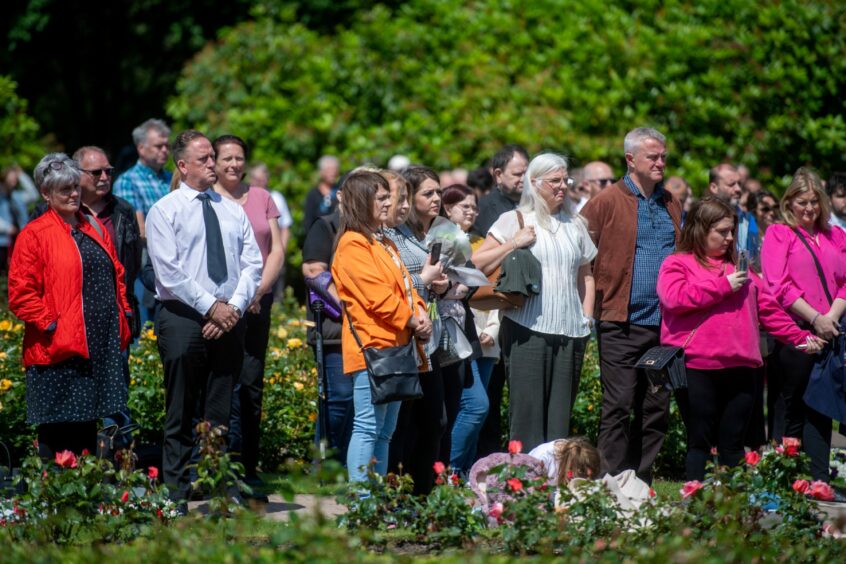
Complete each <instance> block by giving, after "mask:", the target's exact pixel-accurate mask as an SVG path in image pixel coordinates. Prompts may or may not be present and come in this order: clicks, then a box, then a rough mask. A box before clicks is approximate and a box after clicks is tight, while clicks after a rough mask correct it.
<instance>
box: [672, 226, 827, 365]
mask: <svg viewBox="0 0 846 564" xmlns="http://www.w3.org/2000/svg"><path fill="white" fill-rule="evenodd" d="M767 236H769V232H767ZM713 264H714V268H705V267H704V266H702V265H701V264H700V263H699V262H698V261H697V260H696V257H694V256H693V255H692V254H689V253H677V254H674V255H670V256H669V257H667V259H666V260H665V261H664V264H662V265H661V270H660V271H659V273H658V299H659V300H660V303H661V344H663V345H674V346H679V347H681V346H683V345H684V342H685V340H687V338H688V336H689V335H690V333H691V331H693V330H694V328H696V327H697V324H699V326H698V328H697V329H696V333H695V334H694V336H693V338H692V339H691V340H690V343H689V344H688V346H687V347H686V348H685V359H686V361H685V365H686V366H688V367H689V368H695V369H698V370H720V369H723V368H734V367H740V366H748V367H758V366H761V365H762V364H763V361H762V360H761V351H760V345H759V342H760V337H759V330H758V323H759V322H760V324H761V325H763V327H764V329H766V330H767V331H768V332H769V333H771V334H772V335H773V336H774V337H776V338H777V339H779V340H780V341H783V342H785V343H789V344H792V345H798V344H800V343H802V342H804V341H805V338H806V337H808V336H809V335H810V333H809V332H807V331H803V330H802V329H800V328H799V327H797V326H796V324H795V323H794V322H793V320H792V319H791V318H790V316H789V315H787V314H786V313H785V312H784V310H783V309H782V308H781V307H779V305H778V303H777V302H776V300H775V298H774V297H773V295H772V294H770V292H769V291H768V290H767V288H766V285H765V284H764V282H763V281H762V280H761V278H759V277H758V275H756V274H755V273H753V272H750V273H749V281H748V282H747V283H746V284H744V286H743V288H741V289H740V290H738V291H737V292H732V290H731V284H729V281H728V278H727V275H729V274H731V273H732V272H734V265H732V264H728V263H725V262H723V261H713Z"/></svg>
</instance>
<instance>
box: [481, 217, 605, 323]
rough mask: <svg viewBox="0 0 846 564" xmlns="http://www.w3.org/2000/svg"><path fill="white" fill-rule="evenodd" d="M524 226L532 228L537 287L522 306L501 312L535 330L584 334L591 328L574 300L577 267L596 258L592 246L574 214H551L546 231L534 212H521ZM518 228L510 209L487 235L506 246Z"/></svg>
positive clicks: (582, 222)
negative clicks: (538, 268) (538, 277)
mask: <svg viewBox="0 0 846 564" xmlns="http://www.w3.org/2000/svg"><path fill="white" fill-rule="evenodd" d="M523 220H524V224H525V225H526V226H527V227H528V226H534V228H535V234H536V235H537V240H536V241H535V243H534V244H533V245H532V246H531V247H529V250H531V252H532V254H533V255H534V256H535V258H537V259H538V262H540V264H541V269H542V272H543V274H542V280H541V291H540V293H539V294H537V295H533V296H530V297H528V298H526V301H525V303H524V304H523V307H521V308H517V309H509V310H507V311H504V312H503V315H504V316H505V317H507V318H508V319H510V320H512V321H514V322H515V323H519V324H520V325H522V326H523V327H527V328H529V329H531V330H532V331H537V332H538V333H546V334H549V335H564V336H566V337H586V336H588V335H590V326H589V323H588V320H587V318H585V316H584V315H583V313H582V301H581V299H579V286H578V273H579V268H580V267H581V266H582V265H585V264H587V263H589V262H590V261H592V260H593V259H594V257H595V256H596V246H595V245H594V244H593V241H592V240H591V238H590V235H588V232H587V227H586V225H585V222H584V220H583V219H581V218H580V217H579V216H568V215H565V214H557V215H555V216H550V218H549V221H550V229H544V228H543V227H541V226H540V225H538V223H537V217H536V215H535V213H534V212H528V213H527V212H523ZM519 228H520V226H519V224H518V222H517V212H516V211H509V212H506V213H504V214H502V215H501V216H499V219H498V220H496V222H495V223H494V224H493V225H492V226H491V228H490V231H488V234H489V235H493V237H494V239H496V240H497V241H499V242H500V243H502V244H506V243H507V242H508V241H510V240H511V238H512V237H514V235H515V234H516V233H517V231H518V230H519Z"/></svg>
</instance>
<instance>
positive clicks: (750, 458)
mask: <svg viewBox="0 0 846 564" xmlns="http://www.w3.org/2000/svg"><path fill="white" fill-rule="evenodd" d="M759 462H761V455H760V454H758V451H756V450H752V451H749V452H747V453H746V464H748V465H749V466H755V465H756V464H758V463H759Z"/></svg>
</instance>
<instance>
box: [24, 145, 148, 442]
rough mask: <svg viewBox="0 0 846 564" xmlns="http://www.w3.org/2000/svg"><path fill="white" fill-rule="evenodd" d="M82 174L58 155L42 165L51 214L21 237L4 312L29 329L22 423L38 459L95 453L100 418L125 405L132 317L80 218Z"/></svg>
mask: <svg viewBox="0 0 846 564" xmlns="http://www.w3.org/2000/svg"><path fill="white" fill-rule="evenodd" d="M81 174H82V171H80V170H79V168H78V167H77V164H76V163H75V162H74V161H73V160H71V159H70V158H68V157H67V155H65V154H63V153H51V154H49V155H47V156H45V157H44V158H43V159H41V162H39V163H38V166H36V167H35V173H34V176H35V183H36V184H37V185H38V187H39V189H40V190H41V194H42V196H43V197H44V199H45V200H47V202H48V203H49V205H50V208H49V209H48V210H47V212H46V213H44V214H43V215H42V216H40V217H38V218H37V219H35V220H33V221H31V222H30V223H28V224H27V226H26V227H25V228H24V229H23V231H21V233H20V235H19V236H18V240H17V244H16V245H15V249H14V252H13V254H12V262H11V265H10V268H9V308H10V309H11V310H12V312H13V313H14V314H15V315H16V316H18V318H19V319H21V320H22V321H24V322H25V324H26V330H25V333H24V343H23V356H24V366H25V367H26V387H27V390H26V400H27V422H28V423H30V424H34V425H37V430H38V443H39V444H38V447H39V453H40V454H41V456H43V457H45V458H48V457H49V458H52V457H53V455H54V454H55V453H56V452H60V451H63V450H71V451H73V452H76V453H80V452H82V450H83V449H88V450H89V451H91V452H94V449H95V448H96V444H95V443H96V437H97V420H98V419H100V418H102V417H105V416H107V415H111V414H113V413H116V412H118V411H120V410H122V409H124V408H125V407H126V399H127V385H126V379H125V377H126V375H125V374H124V362H123V360H122V357H121V351H123V350H125V349H126V346H127V344H128V343H129V324H128V323H127V316H128V315H131V311H132V310H131V308H130V306H129V304H128V302H127V301H126V290H125V287H124V282H123V278H124V277H123V266H121V264H120V262H119V261H118V259H117V255H116V254H115V250H114V247H113V245H112V242H111V239H110V237H109V235H108V232H107V231H106V230H105V228H104V227H103V226H102V225H101V224H100V223H99V222H98V221H97V220H96V219H94V217H93V216H91V215H86V214H83V213H81V212H80V199H81V192H80V188H79V180H80V176H81Z"/></svg>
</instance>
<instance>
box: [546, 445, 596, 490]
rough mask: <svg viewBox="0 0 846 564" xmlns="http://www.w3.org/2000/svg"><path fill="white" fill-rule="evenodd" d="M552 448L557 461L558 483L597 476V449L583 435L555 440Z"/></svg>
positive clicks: (590, 478)
mask: <svg viewBox="0 0 846 564" xmlns="http://www.w3.org/2000/svg"><path fill="white" fill-rule="evenodd" d="M553 449H554V450H553V456H554V457H555V461H556V462H557V463H558V485H563V484H566V483H567V482H569V481H570V480H572V479H573V478H587V479H589V480H594V479H596V478H598V477H599V466H600V456H599V451H598V450H597V449H596V447H595V446H593V445H592V444H590V441H588V440H587V439H586V438H585V437H573V438H570V439H566V440H560V441H555V445H554V447H553Z"/></svg>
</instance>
